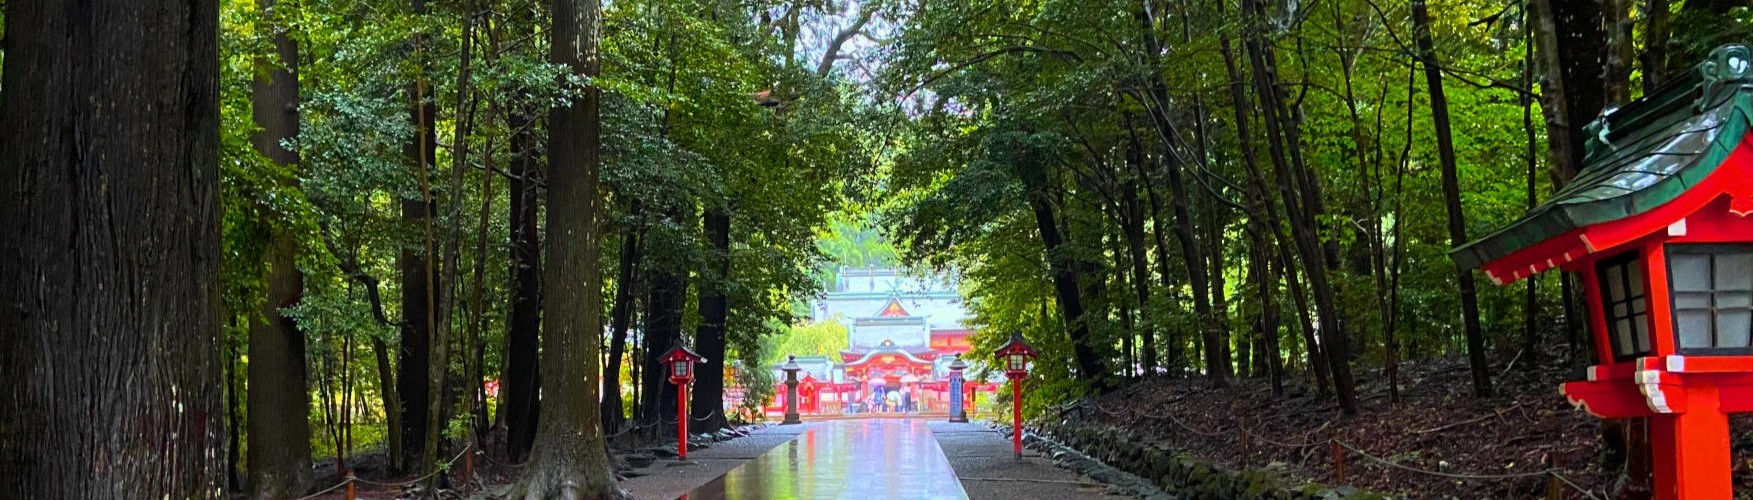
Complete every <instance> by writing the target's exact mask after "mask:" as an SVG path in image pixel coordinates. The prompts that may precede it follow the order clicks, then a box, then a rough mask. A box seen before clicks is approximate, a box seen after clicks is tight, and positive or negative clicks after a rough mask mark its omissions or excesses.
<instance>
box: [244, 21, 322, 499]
mask: <svg viewBox="0 0 1753 500" xmlns="http://www.w3.org/2000/svg"><path fill="white" fill-rule="evenodd" d="M257 5H258V6H259V7H260V8H261V10H262V12H263V14H264V17H265V18H266V19H268V20H269V21H268V22H266V23H264V26H266V27H268V29H269V30H271V31H272V35H271V38H270V39H271V40H272V42H273V45H274V55H273V56H272V57H267V56H258V57H257V58H256V59H255V66H256V70H255V75H256V78H255V79H254V81H252V82H251V84H250V105H251V106H250V108H251V116H252V117H253V118H254V121H255V124H256V126H257V127H260V128H259V129H257V130H256V132H255V133H253V134H250V143H251V145H252V146H254V147H255V149H256V151H258V152H260V153H261V154H262V156H264V157H266V158H267V159H268V160H269V161H272V162H274V163H275V164H277V165H280V166H282V167H284V168H289V169H297V165H298V162H299V159H298V153H297V152H294V151H292V150H289V149H287V148H286V147H285V146H284V145H283V143H285V142H286V141H289V140H292V139H293V138H295V137H297V136H298V106H299V98H298V87H299V86H298V45H297V43H296V42H294V41H293V40H292V37H291V36H289V35H288V33H287V31H288V30H289V29H290V28H288V26H289V25H288V24H287V23H284V22H282V21H281V19H282V18H281V17H280V16H281V13H280V12H277V10H276V8H275V2H274V0H259V1H258V2H257ZM292 179H293V177H292V176H288V177H286V178H285V180H282V181H281V182H282V183H283V184H285V187H287V188H290V189H296V188H297V181H296V180H292ZM262 223H263V224H267V225H268V226H269V227H268V234H269V236H268V243H267V246H266V254H267V255H266V256H265V260H266V261H267V267H268V271H267V273H268V274H267V277H266V285H267V286H266V289H267V290H266V291H267V297H266V300H264V301H263V303H262V310H261V311H259V312H258V314H256V315H252V316H251V318H250V321H249V325H250V331H249V353H250V362H249V365H248V366H247V368H246V369H247V371H248V372H249V391H248V400H247V405H246V408H247V409H248V411H249V419H248V425H249V432H248V433H247V436H248V437H249V446H248V447H247V448H246V449H247V450H249V456H248V461H247V462H246V463H248V465H249V478H250V481H249V484H250V491H251V496H253V497H255V498H286V497H296V496H300V495H303V494H304V493H305V491H306V490H307V489H308V488H309V487H310V486H311V484H312V481H313V478H312V477H311V469H310V438H311V436H310V422H309V419H308V418H307V417H308V416H309V415H310V390H309V389H310V388H309V387H308V386H307V384H306V371H305V363H304V350H305V346H304V332H302V331H300V330H299V329H298V324H297V322H295V321H293V320H292V318H290V317H287V316H285V315H283V314H281V312H280V311H281V309H284V308H288V307H293V306H296V305H298V301H299V298H300V296H302V295H303V293H304V274H303V273H302V272H300V271H299V270H298V265H297V262H298V241H297V240H296V239H295V238H294V235H293V230H294V228H293V227H290V226H291V224H290V223H286V222H267V221H263V222H262Z"/></svg>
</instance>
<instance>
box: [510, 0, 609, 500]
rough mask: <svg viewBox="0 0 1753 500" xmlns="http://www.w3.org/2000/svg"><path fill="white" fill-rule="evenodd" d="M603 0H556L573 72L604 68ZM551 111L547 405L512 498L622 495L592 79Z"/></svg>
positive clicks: (560, 38) (561, 54) (554, 41)
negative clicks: (607, 385)
mask: <svg viewBox="0 0 1753 500" xmlns="http://www.w3.org/2000/svg"><path fill="white" fill-rule="evenodd" d="M599 1H600V0H553V1H552V3H551V4H550V5H551V8H552V9H553V19H554V26H553V28H552V30H551V32H550V36H551V37H552V38H551V40H550V44H551V45H550V47H551V48H550V51H551V52H550V62H553V63H555V64H560V65H564V66H565V67H566V68H567V69H568V70H570V72H571V74H572V75H573V76H577V77H583V78H592V77H595V76H597V71H598V67H599V66H598V64H600V55H599V49H598V41H599V40H600V37H601V30H602V27H601V25H602V6H601V4H600V3H598V2H599ZM583 90H584V91H583V93H582V94H581V95H580V96H579V97H578V98H577V99H576V100H574V101H572V102H569V103H566V104H564V105H559V106H555V107H554V108H553V109H552V110H551V112H550V116H549V139H548V155H549V156H548V165H549V170H550V171H549V175H548V214H549V217H548V219H547V221H548V235H549V239H548V242H549V243H548V265H547V266H546V271H547V276H546V277H547V279H546V280H545V283H546V284H547V285H551V286H547V287H545V289H546V292H547V293H545V294H544V298H545V299H547V300H548V301H549V303H550V304H551V305H552V306H553V307H550V308H548V314H547V316H545V317H544V318H543V319H542V324H543V331H544V333H545V334H544V335H543V336H542V344H543V345H542V355H543V357H544V358H546V360H545V362H543V363H542V367H541V369H542V371H544V372H546V374H545V375H544V376H543V377H542V380H543V382H544V383H543V389H542V392H543V393H544V394H547V395H548V396H549V397H550V400H549V402H548V403H547V404H544V405H542V406H543V407H542V413H541V416H540V423H539V424H538V427H537V429H536V434H537V440H536V443H535V447H534V448H533V449H532V450H531V456H530V462H529V465H528V466H526V467H525V468H524V469H523V471H522V473H521V474H520V477H519V478H518V481H517V484H516V485H515V486H513V488H512V491H511V494H510V495H508V497H509V498H519V499H526V500H537V499H543V498H616V497H620V496H623V494H622V493H621V492H620V491H619V488H617V487H616V486H615V475H614V471H612V470H611V469H610V468H609V461H608V456H607V455H606V454H605V450H606V448H605V447H604V443H603V433H602V427H601V424H602V416H601V414H600V411H601V404H600V402H599V400H598V399H597V398H598V393H597V386H598V384H599V383H600V382H601V380H602V379H601V377H600V375H601V373H602V372H601V367H599V366H598V362H599V359H600V358H599V357H598V356H599V354H598V349H600V348H601V347H602V346H601V345H600V344H601V339H602V331H603V323H602V285H603V283H602V276H601V275H600V274H599V273H598V271H597V258H598V254H599V252H600V251H601V245H602V238H601V234H600V231H599V229H598V228H599V227H600V226H599V224H598V222H599V221H598V219H599V217H600V215H599V212H600V210H601V209H602V195H601V194H600V193H599V192H598V187H599V186H598V182H599V181H598V179H599V172H600V171H601V167H602V158H601V156H600V154H601V153H600V151H599V149H600V144H601V142H600V141H601V134H602V121H601V120H602V119H601V117H600V116H599V114H598V113H599V111H598V105H599V102H600V99H601V97H600V94H599V92H600V91H599V90H598V89H597V88H596V87H594V86H593V87H586V88H585V89H583Z"/></svg>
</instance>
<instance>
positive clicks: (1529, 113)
mask: <svg viewBox="0 0 1753 500" xmlns="http://www.w3.org/2000/svg"><path fill="white" fill-rule="evenodd" d="M1656 1H1657V2H1660V1H1661V0H1656ZM1663 8H1666V6H1664V7H1663ZM1663 17H1666V14H1665V13H1664V14H1663ZM1527 21H1528V14H1527V13H1523V23H1522V24H1523V26H1526V25H1527ZM1523 45H1525V46H1526V48H1525V49H1524V50H1526V53H1524V54H1523V56H1522V86H1523V87H1526V88H1529V89H1532V88H1534V37H1533V36H1532V32H1531V31H1530V35H1529V36H1528V38H1527V40H1526V43H1524V44H1523ZM1646 81H1647V80H1646ZM1521 104H1522V133H1523V134H1525V141H1524V142H1525V144H1524V145H1525V146H1526V147H1527V149H1526V150H1525V153H1524V154H1523V155H1522V160H1523V161H1524V162H1526V163H1527V165H1528V181H1527V185H1528V190H1527V200H1528V210H1533V209H1534V207H1535V206H1536V205H1538V204H1539V203H1540V198H1539V196H1538V195H1537V194H1536V193H1535V189H1536V186H1537V181H1538V180H1539V173H1540V160H1539V158H1540V156H1539V149H1538V148H1539V141H1538V138H1537V136H1536V135H1535V130H1534V98H1533V96H1532V95H1531V94H1528V93H1523V94H1522V95H1521ZM1559 279H1564V278H1563V276H1560V278H1559ZM1539 283H1540V280H1539V279H1538V278H1528V285H1527V292H1526V293H1525V295H1524V298H1523V300H1522V356H1523V357H1524V358H1525V363H1523V364H1522V366H1523V367H1524V369H1526V370H1530V371H1532V370H1533V369H1534V368H1535V367H1538V366H1540V354H1541V353H1540V333H1539V331H1538V330H1537V325H1538V318H1539V315H1540V295H1539V293H1538V292H1539V290H1538V285H1539Z"/></svg>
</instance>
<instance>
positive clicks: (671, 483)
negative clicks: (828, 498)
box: [621, 423, 821, 500]
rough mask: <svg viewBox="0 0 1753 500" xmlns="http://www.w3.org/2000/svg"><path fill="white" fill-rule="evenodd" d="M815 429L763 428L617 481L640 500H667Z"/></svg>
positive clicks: (654, 465)
mask: <svg viewBox="0 0 1753 500" xmlns="http://www.w3.org/2000/svg"><path fill="white" fill-rule="evenodd" d="M817 425H821V424H819V423H805V424H800V425H775V426H769V427H764V428H761V429H758V430H756V431H755V432H754V433H753V434H750V435H749V436H748V437H741V438H736V439H732V440H730V441H725V442H721V443H713V445H712V447H711V448H707V449H704V450H689V451H688V462H686V463H677V462H676V461H675V460H674V459H663V458H660V459H658V460H657V461H656V462H652V464H651V466H650V467H646V468H643V469H635V470H634V471H633V474H638V475H639V477H632V478H628V479H627V480H626V481H621V489H622V490H625V491H626V492H627V493H628V494H631V495H633V498H638V499H641V500H671V499H674V498H676V497H679V496H682V494H683V493H687V492H688V490H692V489H694V488H696V487H699V486H700V485H702V484H706V483H707V482H708V481H711V480H713V479H716V478H718V476H722V475H724V473H725V472H728V471H730V470H731V469H734V468H736V466H738V465H742V463H743V462H746V461H749V460H750V459H753V458H755V457H758V456H761V454H762V453H766V452H767V450H771V449H773V448H774V447H776V446H779V445H781V444H785V443H786V442H789V441H791V440H792V439H796V438H797V436H798V435H799V434H802V433H803V432H804V431H806V430H809V429H810V428H812V427H814V426H817Z"/></svg>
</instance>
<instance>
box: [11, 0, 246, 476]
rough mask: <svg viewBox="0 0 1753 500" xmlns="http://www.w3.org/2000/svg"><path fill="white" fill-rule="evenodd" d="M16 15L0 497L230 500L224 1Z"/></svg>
mask: <svg viewBox="0 0 1753 500" xmlns="http://www.w3.org/2000/svg"><path fill="white" fill-rule="evenodd" d="M5 8H6V41H5V50H6V58H5V67H4V70H3V71H0V73H3V74H4V80H3V81H0V87H3V88H5V92H3V93H0V131H3V133H0V376H3V377H4V380H6V387H5V389H4V391H5V392H4V395H3V396H0V498H56V499H59V498H178V499H183V498H219V497H221V496H223V495H224V490H225V455H226V453H225V448H226V430H225V422H224V420H223V419H224V416H225V405H224V402H223V400H222V391H223V385H222V383H221V380H220V377H221V373H222V370H221V360H220V354H219V353H220V349H219V346H220V342H219V335H220V323H219V321H218V317H219V315H218V312H219V289H220V287H219V276H218V271H219V255H220V251H219V221H220V213H219V190H218V185H219V160H218V147H219V104H218V101H219V96H218V90H219V87H218V85H217V84H216V82H217V81H218V79H219V70H218V60H219V54H218V47H217V44H218V41H219V34H218V28H217V26H218V22H219V13H218V2H216V1H214V0H32V1H27V2H7V3H6V6H5Z"/></svg>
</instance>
